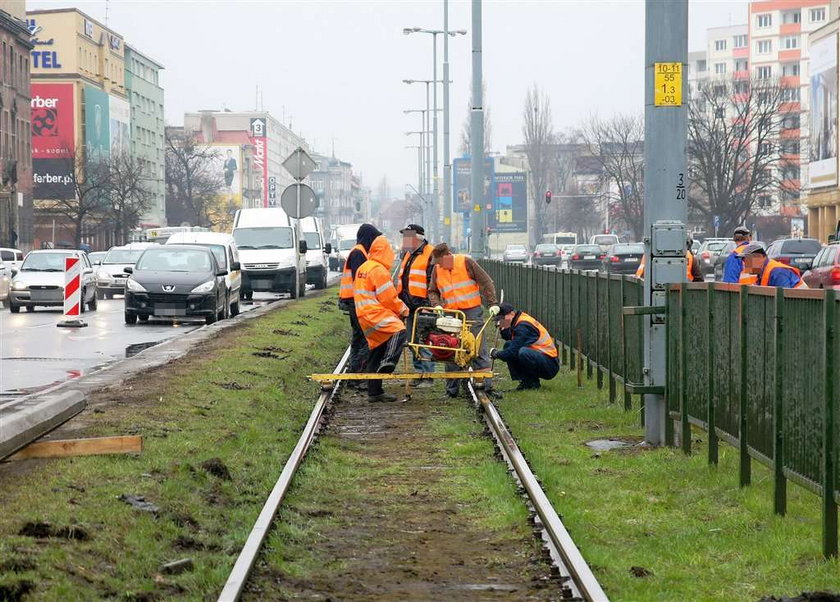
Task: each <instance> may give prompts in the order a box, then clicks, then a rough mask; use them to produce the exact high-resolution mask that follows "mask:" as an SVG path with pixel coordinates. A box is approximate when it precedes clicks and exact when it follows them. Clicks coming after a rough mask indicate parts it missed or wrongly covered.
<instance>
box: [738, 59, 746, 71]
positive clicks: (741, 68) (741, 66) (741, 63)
mask: <svg viewBox="0 0 840 602" xmlns="http://www.w3.org/2000/svg"><path fill="white" fill-rule="evenodd" d="M748 69H749V62H748V61H747V59H737V60H736V61H735V71H746V70H748Z"/></svg>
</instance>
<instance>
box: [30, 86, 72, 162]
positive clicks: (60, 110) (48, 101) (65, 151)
mask: <svg viewBox="0 0 840 602" xmlns="http://www.w3.org/2000/svg"><path fill="white" fill-rule="evenodd" d="M31 92H32V101H31V103H30V104H31V106H32V158H33V159H66V158H68V157H71V156H72V155H73V150H74V148H75V134H74V131H73V122H74V118H75V110H74V107H73V84H32V86H31Z"/></svg>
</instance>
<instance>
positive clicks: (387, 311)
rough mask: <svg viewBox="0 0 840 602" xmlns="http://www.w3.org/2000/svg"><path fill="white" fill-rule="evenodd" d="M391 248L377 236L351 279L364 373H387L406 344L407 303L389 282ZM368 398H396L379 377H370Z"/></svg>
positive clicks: (373, 399)
mask: <svg viewBox="0 0 840 602" xmlns="http://www.w3.org/2000/svg"><path fill="white" fill-rule="evenodd" d="M393 263H394V250H393V249H392V248H391V243H390V242H388V239H387V238H385V237H384V236H377V237H376V239H375V240H374V241H373V243H372V244H371V245H370V251H369V252H368V259H367V261H365V262H364V263H363V264H362V265H361V266H359V269H358V270H356V277H355V279H354V280H353V301H354V303H355V307H356V315H357V316H358V319H359V326H361V328H362V332H363V333H364V336H365V339H366V340H367V345H368V347H369V348H370V354H369V355H368V359H367V365H366V366H365V372H368V373H374V372H377V373H383V374H390V373H391V372H393V371H394V368H395V367H396V365H397V360H399V359H400V355H401V354H402V351H403V347H405V343H406V336H405V324H404V323H403V319H405V318H406V317H408V306H406V304H405V303H403V302H402V301H400V298H399V297H397V291H396V289H395V288H394V283H393V282H391V272H390V269H391V265H392V264H393ZM367 383H368V401H372V402H374V401H396V400H397V398H396V396H394V395H390V394H388V393H385V391H383V390H382V381H381V380H369V381H367Z"/></svg>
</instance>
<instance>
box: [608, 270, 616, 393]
mask: <svg viewBox="0 0 840 602" xmlns="http://www.w3.org/2000/svg"><path fill="white" fill-rule="evenodd" d="M612 288H613V281H612V280H610V277H609V276H607V369H608V370H609V372H608V373H607V374H608V375H609V379H610V403H615V372H614V371H613V356H612V348H613V325H612V323H613V319H612V294H611V293H612Z"/></svg>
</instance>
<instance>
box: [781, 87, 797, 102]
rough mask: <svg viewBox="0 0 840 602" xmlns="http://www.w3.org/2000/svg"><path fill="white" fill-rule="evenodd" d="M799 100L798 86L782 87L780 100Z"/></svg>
mask: <svg viewBox="0 0 840 602" xmlns="http://www.w3.org/2000/svg"><path fill="white" fill-rule="evenodd" d="M798 100H799V88H783V89H782V102H796V101H798Z"/></svg>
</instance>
